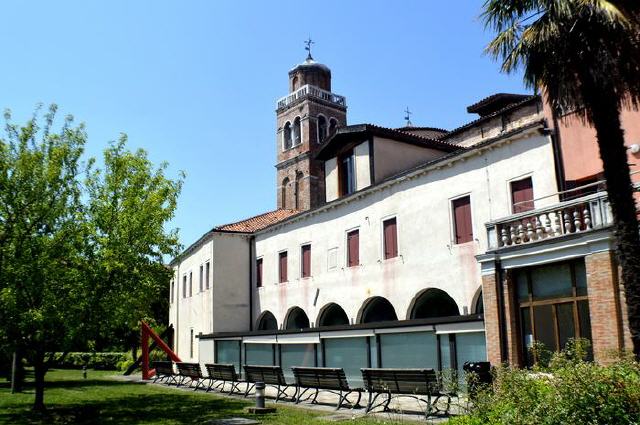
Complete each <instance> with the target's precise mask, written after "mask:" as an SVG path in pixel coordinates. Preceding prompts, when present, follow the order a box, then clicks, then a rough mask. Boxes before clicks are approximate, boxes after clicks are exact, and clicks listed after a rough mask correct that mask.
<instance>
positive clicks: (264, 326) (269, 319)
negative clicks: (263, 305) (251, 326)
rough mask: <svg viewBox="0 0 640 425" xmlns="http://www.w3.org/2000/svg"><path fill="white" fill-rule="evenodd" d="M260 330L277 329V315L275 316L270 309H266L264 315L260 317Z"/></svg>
mask: <svg viewBox="0 0 640 425" xmlns="http://www.w3.org/2000/svg"><path fill="white" fill-rule="evenodd" d="M258 330H259V331H277V330H278V321H277V320H276V316H274V315H273V313H271V312H270V311H265V312H264V313H262V315H261V316H260V318H259V319H258Z"/></svg>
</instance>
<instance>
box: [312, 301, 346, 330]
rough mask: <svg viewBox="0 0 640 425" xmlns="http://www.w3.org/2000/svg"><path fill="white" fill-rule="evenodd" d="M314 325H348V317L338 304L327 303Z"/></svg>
mask: <svg viewBox="0 0 640 425" xmlns="http://www.w3.org/2000/svg"><path fill="white" fill-rule="evenodd" d="M316 323H317V325H318V326H339V325H348V324H349V316H347V313H345V311H344V309H343V308H342V307H340V306H339V305H338V304H336V303H329V304H327V305H325V306H324V307H322V309H321V310H320V314H318V320H317V321H316Z"/></svg>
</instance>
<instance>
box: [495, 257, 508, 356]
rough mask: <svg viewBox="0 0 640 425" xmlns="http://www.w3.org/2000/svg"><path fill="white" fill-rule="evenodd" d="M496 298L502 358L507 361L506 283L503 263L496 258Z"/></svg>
mask: <svg viewBox="0 0 640 425" xmlns="http://www.w3.org/2000/svg"><path fill="white" fill-rule="evenodd" d="M495 267H496V298H497V301H498V323H499V327H498V328H499V331H498V337H499V338H498V339H499V340H500V359H501V362H502V363H505V362H507V361H508V360H507V358H508V355H509V347H508V346H507V322H506V314H505V311H504V310H505V306H504V283H503V277H504V276H503V273H502V263H501V262H500V260H496V262H495Z"/></svg>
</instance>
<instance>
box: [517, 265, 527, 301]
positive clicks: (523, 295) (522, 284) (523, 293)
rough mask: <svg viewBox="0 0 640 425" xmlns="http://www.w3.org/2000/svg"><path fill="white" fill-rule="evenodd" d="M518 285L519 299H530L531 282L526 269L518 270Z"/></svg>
mask: <svg viewBox="0 0 640 425" xmlns="http://www.w3.org/2000/svg"><path fill="white" fill-rule="evenodd" d="M516 287H517V288H518V301H520V302H523V301H529V284H528V282H527V272H526V271H525V270H519V271H517V272H516Z"/></svg>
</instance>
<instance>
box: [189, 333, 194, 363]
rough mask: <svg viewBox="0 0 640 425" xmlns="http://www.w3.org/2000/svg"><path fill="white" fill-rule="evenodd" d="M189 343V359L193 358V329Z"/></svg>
mask: <svg viewBox="0 0 640 425" xmlns="http://www.w3.org/2000/svg"><path fill="white" fill-rule="evenodd" d="M189 342H190V344H189V357H191V358H193V329H191V340H190V341H189Z"/></svg>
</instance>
